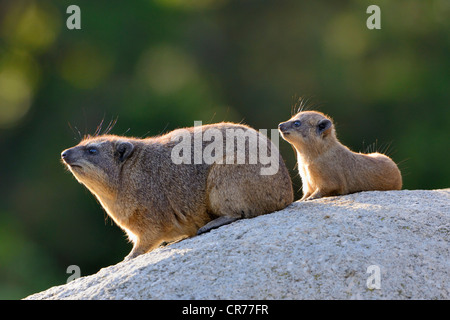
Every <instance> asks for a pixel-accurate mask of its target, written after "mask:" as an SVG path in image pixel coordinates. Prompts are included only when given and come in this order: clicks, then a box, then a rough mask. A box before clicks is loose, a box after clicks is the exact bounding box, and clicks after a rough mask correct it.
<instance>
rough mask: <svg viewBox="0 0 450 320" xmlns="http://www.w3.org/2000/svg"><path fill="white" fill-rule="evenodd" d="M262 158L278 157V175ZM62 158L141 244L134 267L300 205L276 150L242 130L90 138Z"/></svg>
mask: <svg viewBox="0 0 450 320" xmlns="http://www.w3.org/2000/svg"><path fill="white" fill-rule="evenodd" d="M202 137H203V138H202ZM254 138H257V139H254ZM231 140H232V141H231ZM255 141H258V144H257V147H256V148H255V145H254V144H252V143H254V142H255ZM182 142H183V144H182ZM213 142H214V145H215V146H216V147H217V148H215V150H214V148H213V147H212V144H213ZM242 142H243V143H242ZM251 144H252V145H251ZM180 146H182V147H183V148H184V149H183V148H181V147H180ZM263 149H265V150H263ZM262 151H265V152H266V153H267V154H270V155H274V156H275V157H273V159H275V160H276V163H271V164H270V165H273V167H275V169H276V170H274V171H273V172H269V173H267V172H266V173H265V174H263V173H262V172H263V171H262V169H264V168H266V169H267V167H268V166H267V162H266V163H264V164H263V163H262V162H261V161H259V160H260V159H257V160H258V161H254V160H255V159H256V158H254V157H253V156H255V152H262ZM196 152H197V154H196ZM198 152H200V157H199V155H198ZM202 152H203V157H202ZM207 155H209V156H211V157H213V158H215V159H214V161H211V159H210V158H208V157H207ZM258 155H259V154H258ZM61 157H62V159H63V162H64V163H65V164H66V165H67V167H68V168H69V170H70V171H71V172H72V173H73V175H74V176H75V178H76V179H77V180H78V181H79V182H80V183H82V184H84V185H85V186H86V187H87V188H88V189H89V190H90V191H91V192H92V193H93V194H94V195H95V196H96V197H97V199H98V200H99V202H100V203H101V205H102V206H103V208H104V209H105V210H106V212H107V213H108V215H109V216H110V217H111V218H112V219H113V220H114V221H115V223H117V224H118V225H119V226H120V227H121V228H122V229H124V230H125V231H126V233H127V234H128V236H129V238H130V240H131V241H133V243H134V245H133V249H132V250H131V252H130V254H129V255H128V256H127V257H126V258H125V259H126V260H128V259H131V258H134V257H136V256H138V255H140V254H143V253H145V252H148V251H150V250H153V249H154V248H156V247H157V246H158V245H160V244H161V243H162V242H164V241H167V242H169V241H174V240H178V239H181V238H184V237H190V236H193V235H195V234H196V233H202V232H206V231H209V230H210V229H212V228H216V227H219V226H221V225H223V224H227V223H230V222H233V221H235V220H237V219H240V218H251V217H255V216H258V215H262V214H266V213H270V212H273V211H277V210H281V209H283V208H285V207H286V206H287V205H289V204H290V203H291V202H292V201H293V198H294V196H293V190H292V182H291V178H290V176H289V173H288V170H287V169H286V166H285V164H284V161H283V159H282V158H281V156H280V154H279V151H278V149H277V148H276V146H274V144H273V143H271V141H270V140H269V139H268V138H267V137H266V136H265V135H263V134H262V133H259V132H257V131H256V130H254V129H252V128H250V127H248V126H245V125H240V124H233V123H224V122H223V123H217V124H210V125H204V126H197V127H192V128H184V129H177V130H174V131H172V132H169V133H167V134H165V135H162V136H158V137H152V138H146V139H136V138H127V137H121V136H114V135H100V136H95V137H89V136H88V137H87V138H85V139H83V140H82V141H81V142H80V143H79V144H78V145H77V146H75V147H73V148H70V149H67V150H65V151H63V152H62V154H61ZM239 157H240V158H239ZM252 157H253V158H252ZM244 158H245V159H244ZM251 158H252V159H253V162H251V161H250V159H251ZM180 159H181V160H183V161H181V160H180ZM230 159H231V160H230ZM269 171H270V170H269Z"/></svg>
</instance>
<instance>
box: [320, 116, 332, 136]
mask: <svg viewBox="0 0 450 320" xmlns="http://www.w3.org/2000/svg"><path fill="white" fill-rule="evenodd" d="M331 124H332V123H331V121H330V120H328V119H323V120H320V121H319V123H318V124H317V134H319V135H321V134H328V133H329V130H330V129H331Z"/></svg>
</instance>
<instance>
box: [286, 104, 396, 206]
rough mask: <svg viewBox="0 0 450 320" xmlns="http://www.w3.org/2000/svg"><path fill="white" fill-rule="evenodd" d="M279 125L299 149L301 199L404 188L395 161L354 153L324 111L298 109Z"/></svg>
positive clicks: (289, 140)
mask: <svg viewBox="0 0 450 320" xmlns="http://www.w3.org/2000/svg"><path fill="white" fill-rule="evenodd" d="M278 129H279V131H280V132H281V135H282V137H283V139H285V140H286V141H288V142H289V143H290V144H292V146H294V148H295V150H296V152H297V161H298V170H299V172H300V177H301V178H302V183H303V197H302V199H301V200H312V199H317V198H321V197H326V196H332V195H343V194H348V193H353V192H359V191H369V190H400V189H401V188H402V176H401V174H400V170H399V169H398V167H397V165H396V164H395V163H394V161H392V160H391V159H390V158H389V157H388V156H386V155H384V154H381V153H378V152H375V153H370V154H363V153H355V152H353V151H351V150H350V149H348V148H347V147H346V146H344V145H342V144H341V143H340V142H339V141H338V139H337V137H336V131H335V129H334V125H333V122H332V120H331V119H330V118H329V117H327V116H325V115H324V114H323V113H320V112H316V111H302V112H299V113H298V114H296V115H295V116H293V117H292V118H291V119H290V120H289V121H286V122H283V123H280V124H279V126H278Z"/></svg>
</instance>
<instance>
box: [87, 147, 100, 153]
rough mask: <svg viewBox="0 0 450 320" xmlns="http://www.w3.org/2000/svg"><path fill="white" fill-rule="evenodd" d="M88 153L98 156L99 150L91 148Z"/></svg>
mask: <svg viewBox="0 0 450 320" xmlns="http://www.w3.org/2000/svg"><path fill="white" fill-rule="evenodd" d="M87 152H88V153H89V154H97V153H98V149H97V148H95V147H89V148H87Z"/></svg>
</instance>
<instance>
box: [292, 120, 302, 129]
mask: <svg viewBox="0 0 450 320" xmlns="http://www.w3.org/2000/svg"><path fill="white" fill-rule="evenodd" d="M301 124H302V123H301V122H300V121H298V120H296V121H294V127H296V128H298V127H300V125H301Z"/></svg>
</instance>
